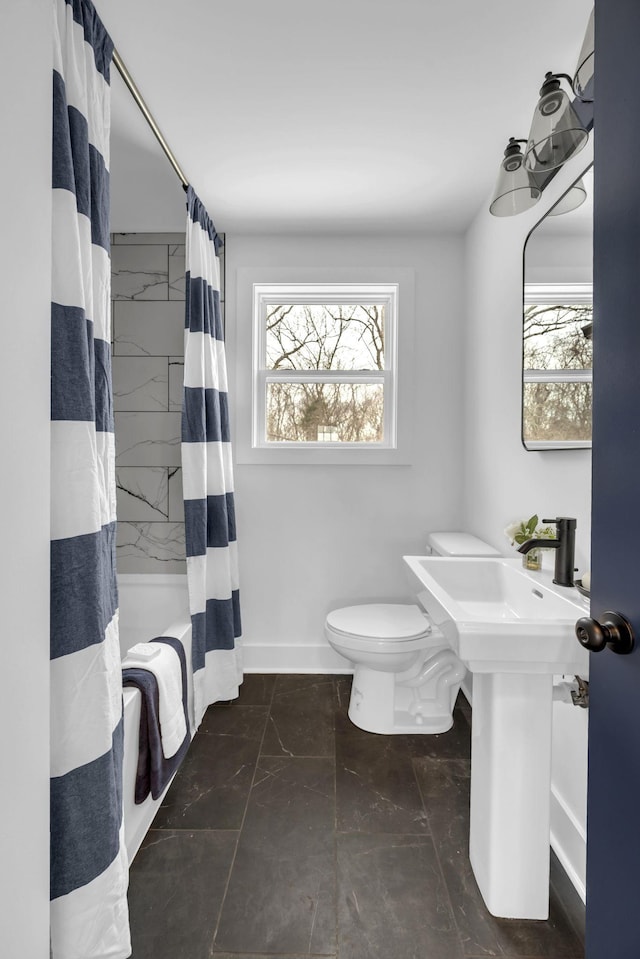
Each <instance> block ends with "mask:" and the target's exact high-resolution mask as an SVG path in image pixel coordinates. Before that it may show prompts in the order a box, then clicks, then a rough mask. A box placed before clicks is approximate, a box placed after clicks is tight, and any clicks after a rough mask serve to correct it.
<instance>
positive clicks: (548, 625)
mask: <svg viewBox="0 0 640 959" xmlns="http://www.w3.org/2000/svg"><path fill="white" fill-rule="evenodd" d="M403 559H404V562H405V563H406V565H407V568H408V570H409V573H410V580H411V583H412V585H413V587H414V589H415V591H416V593H417V597H418V601H419V602H420V604H421V605H422V606H423V607H424V609H425V610H426V611H427V613H428V614H429V616H430V617H431V620H432V621H433V623H434V624H435V625H436V626H438V627H439V628H440V630H441V631H442V632H443V634H444V635H445V637H446V639H447V642H448V643H449V645H450V646H451V647H452V649H453V650H454V651H455V652H456V653H457V655H458V656H459V657H460V659H461V660H462V661H463V663H464V664H465V665H466V666H467V668H468V669H470V670H471V671H472V672H484V673H486V672H512V673H513V672H517V673H525V672H526V673H556V674H557V673H572V674H573V673H580V675H585V674H586V673H587V671H588V662H589V654H588V653H587V651H586V650H585V649H584V648H583V647H582V646H580V644H579V643H578V640H577V639H576V637H575V632H574V627H575V624H576V621H577V620H578V619H580V617H581V616H585V615H588V606H587V604H586V602H585V601H584V600H583V599H582V597H581V596H580V593H579V592H578V590H577V589H575V588H573V587H562V586H555V585H554V584H553V583H552V580H551V575H550V573H548V572H547V571H541V572H539V573H529V572H528V571H527V570H525V569H523V567H522V561H521V559H520V558H516V559H502V558H496V559H493V558H492V559H489V558H471V557H470V558H457V557H440V556H404V557H403Z"/></svg>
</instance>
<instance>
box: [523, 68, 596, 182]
mask: <svg viewBox="0 0 640 959" xmlns="http://www.w3.org/2000/svg"><path fill="white" fill-rule="evenodd" d="M561 79H566V80H568V81H569V83H571V77H570V76H568V75H567V74H566V73H547V74H546V76H545V80H544V83H543V84H542V86H541V87H540V99H539V100H538V102H537V104H536V108H535V110H534V113H533V120H532V122H531V131H530V133H529V140H528V142H527V147H526V150H525V153H524V165H525V167H526V168H527V170H529V172H530V173H547V172H548V171H549V170H555V169H556V168H557V167H561V166H562V165H563V163H566V162H567V160H568V159H569V158H570V157H572V156H573V155H574V154H575V153H578V152H579V151H580V150H581V149H582V148H583V147H584V146H585V144H586V142H587V140H588V138H589V134H588V132H587V131H586V130H585V128H584V125H583V123H582V121H581V120H580V118H579V117H578V114H577V113H576V111H575V110H574V109H573V107H572V106H571V101H570V100H569V97H568V96H567V94H566V93H565V92H564V90H561V89H560V80H561Z"/></svg>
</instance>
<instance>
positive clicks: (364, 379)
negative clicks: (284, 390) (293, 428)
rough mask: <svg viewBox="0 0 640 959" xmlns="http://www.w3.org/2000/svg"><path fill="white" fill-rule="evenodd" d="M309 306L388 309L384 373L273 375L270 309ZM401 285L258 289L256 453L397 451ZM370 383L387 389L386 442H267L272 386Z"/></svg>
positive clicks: (255, 309)
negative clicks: (269, 359)
mask: <svg viewBox="0 0 640 959" xmlns="http://www.w3.org/2000/svg"><path fill="white" fill-rule="evenodd" d="M290 303H302V304H305V305H309V306H311V305H316V304H317V305H320V306H324V305H325V304H326V305H336V306H356V305H364V306H369V305H374V304H381V305H382V306H384V369H383V370H291V369H282V370H271V369H268V368H267V367H266V365H265V363H266V355H267V327H266V322H265V320H266V316H267V312H268V309H269V307H270V306H276V305H279V304H282V305H287V304H290ZM397 303H398V284H397V283H384V284H382V283H377V284H360V283H332V284H329V283H322V284H318V283H295V284H278V283H256V284H254V287H253V321H254V330H253V436H252V446H253V447H254V449H308V450H314V449H315V450H320V449H322V450H327V449H335V450H342V449H346V450H359V449H378V450H393V449H396V445H397V439H396V437H397V429H396V425H397V412H396V410H397V389H396V382H397V360H396V357H397V330H398V322H397ZM278 382H285V383H367V384H369V383H370V384H375V385H381V386H382V388H383V397H384V406H383V409H384V419H383V437H384V439H383V440H382V442H380V443H376V442H363V443H354V442H340V441H331V440H320V441H317V440H316V441H313V440H307V441H303V440H292V441H286V440H280V441H278V442H273V441H269V440H268V439H267V437H266V419H267V417H266V396H267V388H268V385H269V384H270V383H278Z"/></svg>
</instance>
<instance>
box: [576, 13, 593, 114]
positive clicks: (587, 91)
mask: <svg viewBox="0 0 640 959" xmlns="http://www.w3.org/2000/svg"><path fill="white" fill-rule="evenodd" d="M593 15H594V11H593V10H592V11H591V16H590V17H589V23H588V24H587V30H586V33H585V35H584V40H583V43H582V49H581V50H580V56H579V57H578V64H577V66H576V69H575V73H574V75H573V92H574V93H575V95H576V96H577V97H579V98H580V99H581V100H586V101H591V100H593V71H594V47H595V43H594V25H593Z"/></svg>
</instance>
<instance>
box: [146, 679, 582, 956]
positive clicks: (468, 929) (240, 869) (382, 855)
mask: <svg viewBox="0 0 640 959" xmlns="http://www.w3.org/2000/svg"><path fill="white" fill-rule="evenodd" d="M331 683H333V688H334V690H335V694H334V696H333V698H332V697H331V695H330V693H329V692H328V690H329V688H330V686H331ZM350 684H351V681H350V677H348V676H339V677H330V676H324V677H323V676H295V675H274V674H248V675H247V676H246V677H245V681H244V683H243V684H242V686H241V687H240V696H239V698H238V699H236V700H234V701H233V702H232V703H230V704H223V703H217V704H216V705H215V706H214V707H212V708H210V709H209V710H208V711H207V713H206V715H205V718H204V720H203V723H202V725H201V728H200V730H199V732H198V734H197V736H196V739H195V740H194V743H193V744H192V747H191V751H190V754H189V755H188V756H187V758H186V759H185V762H184V763H183V766H182V767H181V769H180V770H179V771H178V774H177V776H176V778H175V780H174V782H173V784H172V787H171V789H170V791H169V794H168V796H167V799H166V800H165V804H163V807H162V808H161V810H160V813H159V814H158V817H157V819H156V821H155V823H154V828H153V830H152V831H151V832H150V833H149V836H148V837H147V839H146V840H145V843H144V844H143V846H142V848H141V851H140V853H139V854H138V856H137V857H136V860H135V861H134V863H133V868H132V870H131V887H130V900H131V903H132V910H131V925H132V937H133V944H134V952H133V959H147V957H148V956H153V957H154V959H156V957H157V959H187V957H188V959H311V957H325V959H382V957H384V959H488V957H489V959H491V957H495V959H584V906H583V905H582V903H581V902H580V900H579V897H578V896H577V893H575V890H573V887H572V886H571V884H570V882H569V880H568V878H567V877H566V874H565V873H564V872H563V870H562V869H561V867H560V865H559V863H558V861H557V860H556V859H555V857H554V856H553V854H552V868H551V898H550V918H549V920H548V921H546V922H528V921H524V920H506V919H496V918H495V917H493V916H491V915H490V914H489V913H488V911H487V909H486V907H485V905H484V902H483V900H482V897H481V895H480V892H479V890H478V888H477V885H476V882H475V879H474V876H473V872H472V870H471V866H470V864H469V858H468V828H469V783H470V763H469V757H468V721H467V719H468V717H467V716H466V715H465V711H464V710H463V709H460V708H458V709H457V710H456V725H455V726H454V728H453V730H452V731H451V733H453V735H451V734H450V733H445V734H442V735H441V736H440V737H437V738H436V737H429V736H419V735H416V736H376V735H373V734H370V733H366V732H364V731H363V730H360V729H358V727H356V726H354V725H353V724H352V723H350V722H349V720H348V719H347V716H346V709H347V704H348V694H349V689H350ZM305 699H306V700H307V701H309V702H313V704H314V706H313V708H305V707H304V703H305ZM330 703H332V704H333V706H332V708H333V710H334V712H335V717H336V718H335V732H334V731H333V726H332V727H331V729H332V732H331V741H333V740H334V739H335V751H336V760H337V766H336V765H334V761H333V759H332V758H330V757H329V756H327V757H325V758H322V757H319V758H311V757H302V758H295V757H291V756H289V755H287V754H286V753H285V754H281V755H278V756H267V755H265V754H264V752H262V753H261V752H260V749H261V740H262V730H264V731H265V736H264V739H263V740H262V743H263V745H266V747H268V748H269V749H274V748H278V749H281V748H282V746H281V744H280V741H279V740H278V737H277V736H276V737H275V740H274V739H272V740H271V741H268V739H267V734H266V733H267V729H268V727H267V717H268V715H269V714H270V712H271V711H272V710H273V709H274V710H275V715H276V716H277V717H278V723H279V724H280V725H281V726H282V727H283V729H284V730H285V732H286V733H287V736H288V737H290V738H286V739H284V740H283V742H284V743H285V747H286V748H289V749H290V751H291V752H293V747H295V748H302V749H306V748H307V747H309V746H310V745H311V746H313V748H318V743H319V742H320V744H321V745H322V744H324V745H326V738H325V736H326V730H325V732H324V733H323V734H322V737H321V740H320V741H318V740H317V739H314V733H313V729H314V728H315V726H316V724H317V716H318V715H320V716H321V717H323V716H324V715H325V710H326V708H327V706H328V704H330ZM286 704H288V706H289V708H290V714H291V715H290V717H289V719H288V720H287V719H286V718H283V717H284V714H285V713H286V709H284V708H283V707H284V706H285V705H286ZM459 720H464V723H465V724H466V725H463V724H461V723H460V722H459ZM322 722H324V719H321V723H322ZM288 723H289V725H288ZM296 726H304V727H306V728H303V729H298V731H297V732H296ZM274 743H275V745H274ZM336 770H337V775H336ZM349 770H350V771H349ZM354 772H355V773H357V775H355V776H354ZM192 823H193V824H203V825H207V826H208V824H212V825H213V828H210V827H208V828H204V829H194V828H190V826H191V824H192ZM176 824H179V825H181V827H182V828H179V829H175V828H173V827H174V825H176ZM156 827H159V828H156ZM218 827H223V828H218ZM238 827H240V828H238ZM394 827H395V828H394ZM236 840H237V843H236ZM234 853H235V858H234ZM232 863H233V865H231V864H232ZM336 869H337V880H338V883H339V885H338V887H337V888H338V894H337V893H336ZM229 870H230V872H229ZM227 876H228V877H229V880H228V883H227ZM225 888H226V891H225ZM170 897H173V898H170ZM169 924H170V928H169Z"/></svg>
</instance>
